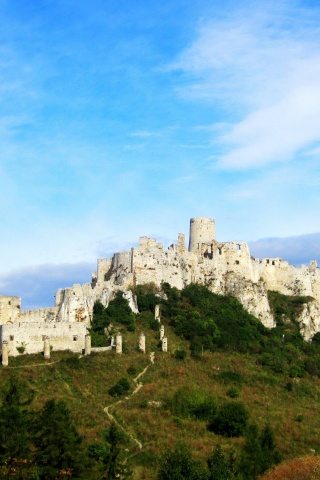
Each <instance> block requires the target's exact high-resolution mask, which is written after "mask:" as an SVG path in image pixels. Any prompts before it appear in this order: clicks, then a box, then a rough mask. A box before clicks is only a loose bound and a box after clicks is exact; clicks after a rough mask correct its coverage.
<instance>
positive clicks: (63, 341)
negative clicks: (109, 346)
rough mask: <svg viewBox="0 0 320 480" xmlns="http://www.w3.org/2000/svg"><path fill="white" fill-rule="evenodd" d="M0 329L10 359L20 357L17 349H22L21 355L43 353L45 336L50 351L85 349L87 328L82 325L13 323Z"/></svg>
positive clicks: (78, 350)
mask: <svg viewBox="0 0 320 480" xmlns="http://www.w3.org/2000/svg"><path fill="white" fill-rule="evenodd" d="M0 329H1V337H2V341H7V342H8V350H9V356H12V357H16V356H18V355H20V352H19V351H18V350H17V348H19V347H24V352H23V353H40V352H43V348H44V338H45V337H46V336H48V337H49V343H50V347H51V348H52V350H71V351H73V352H82V350H83V349H84V348H85V335H86V333H87V328H86V326H85V325H84V324H83V323H64V324H61V323H60V324H56V323H40V322H15V323H12V324H10V325H3V326H1V327H0Z"/></svg>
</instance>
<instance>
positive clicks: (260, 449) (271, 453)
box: [240, 423, 281, 480]
mask: <svg viewBox="0 0 320 480" xmlns="http://www.w3.org/2000/svg"><path fill="white" fill-rule="evenodd" d="M280 461H281V454H280V452H279V450H278V448H277V445H276V443H275V439H274V434H273V431H272V429H271V427H270V425H268V424H267V425H265V427H264V429H263V431H262V432H261V433H260V432H259V428H258V426H257V424H255V423H252V424H250V425H249V426H248V428H247V431H246V435H245V444H244V448H243V451H242V455H241V460H240V470H241V472H242V474H243V476H244V478H246V480H256V478H258V475H261V474H262V473H264V472H266V471H267V470H269V468H271V467H272V466H273V465H276V464H278V463H280Z"/></svg>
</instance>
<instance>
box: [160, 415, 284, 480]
mask: <svg viewBox="0 0 320 480" xmlns="http://www.w3.org/2000/svg"><path fill="white" fill-rule="evenodd" d="M280 461H281V455H280V453H279V451H278V448H277V446H276V443H275V440H274V435H273V432H272V430H271V428H270V426H269V425H265V427H264V429H263V430H262V431H259V428H258V426H257V425H256V424H255V423H252V424H249V425H248V427H247V428H246V433H245V443H244V446H243V448H242V451H241V452H240V455H238V456H236V454H235V452H233V451H231V452H229V453H228V454H225V453H224V452H223V450H222V448H221V446H220V445H217V446H216V448H215V450H214V451H213V452H212V454H211V455H210V457H209V458H208V459H207V465H203V463H201V462H199V461H197V460H195V459H194V458H193V456H192V453H191V451H190V449H189V448H188V447H187V445H185V444H183V443H177V444H176V445H175V447H174V448H173V449H172V448H171V449H168V450H167V451H166V452H165V453H164V454H163V456H162V457H161V460H160V469H159V473H158V477H157V480H179V479H181V480H182V479H183V480H256V479H257V478H258V477H259V476H261V475H262V474H263V473H264V472H266V471H267V470H269V469H270V468H271V467H272V466H274V465H276V464H278V463H279V462H280Z"/></svg>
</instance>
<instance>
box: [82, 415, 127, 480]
mask: <svg viewBox="0 0 320 480" xmlns="http://www.w3.org/2000/svg"><path fill="white" fill-rule="evenodd" d="M122 442H123V435H122V433H121V432H120V430H119V429H118V428H117V426H116V424H115V423H114V422H112V423H111V426H110V429H109V431H108V432H104V433H103V441H102V442H98V443H95V444H92V445H90V447H89V450H88V455H89V457H90V458H93V459H94V460H96V461H97V462H98V469H99V472H100V475H101V476H100V477H99V478H100V479H101V480H116V479H118V480H124V479H128V478H129V477H130V476H131V472H130V470H129V468H128V467H127V466H126V465H124V463H123V459H122V458H121V452H122V450H121V448H120V446H121V443H122Z"/></svg>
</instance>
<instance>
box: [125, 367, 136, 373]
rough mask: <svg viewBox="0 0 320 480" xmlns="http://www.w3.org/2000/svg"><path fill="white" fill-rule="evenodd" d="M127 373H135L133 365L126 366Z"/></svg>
mask: <svg viewBox="0 0 320 480" xmlns="http://www.w3.org/2000/svg"><path fill="white" fill-rule="evenodd" d="M127 373H128V374H129V375H135V374H136V373H137V369H136V367H133V366H131V367H128V368H127Z"/></svg>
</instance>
